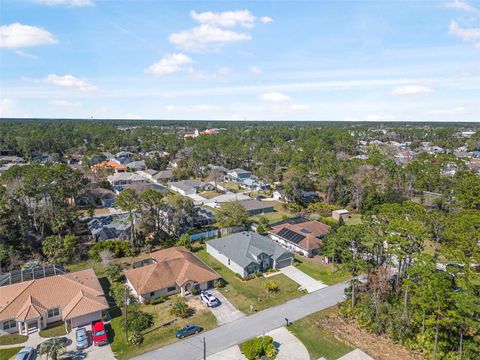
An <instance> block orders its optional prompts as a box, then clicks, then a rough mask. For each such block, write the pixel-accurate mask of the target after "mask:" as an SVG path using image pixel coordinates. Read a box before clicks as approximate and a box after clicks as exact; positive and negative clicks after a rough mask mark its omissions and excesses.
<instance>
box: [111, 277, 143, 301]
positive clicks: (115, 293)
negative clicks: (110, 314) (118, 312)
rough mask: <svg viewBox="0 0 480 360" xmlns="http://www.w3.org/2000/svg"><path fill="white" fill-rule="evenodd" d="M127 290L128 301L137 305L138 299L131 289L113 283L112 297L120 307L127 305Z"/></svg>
mask: <svg viewBox="0 0 480 360" xmlns="http://www.w3.org/2000/svg"><path fill="white" fill-rule="evenodd" d="M125 289H127V301H128V302H129V303H135V302H136V301H137V299H136V298H135V297H134V296H133V295H132V293H131V292H130V289H129V288H128V287H125V286H124V285H122V284H120V283H113V284H112V286H111V287H110V296H111V297H112V298H113V300H115V303H116V304H117V305H118V306H123V305H125Z"/></svg>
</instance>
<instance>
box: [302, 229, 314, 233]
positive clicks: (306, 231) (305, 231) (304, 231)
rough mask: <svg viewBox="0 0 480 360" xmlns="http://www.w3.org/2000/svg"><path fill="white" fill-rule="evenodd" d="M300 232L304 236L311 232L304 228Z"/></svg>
mask: <svg viewBox="0 0 480 360" xmlns="http://www.w3.org/2000/svg"><path fill="white" fill-rule="evenodd" d="M300 231H301V232H302V233H304V234H311V233H312V232H311V231H310V230H308V229H305V228H301V229H300Z"/></svg>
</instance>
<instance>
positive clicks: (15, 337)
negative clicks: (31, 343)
mask: <svg viewBox="0 0 480 360" xmlns="http://www.w3.org/2000/svg"><path fill="white" fill-rule="evenodd" d="M27 340H28V336H27V335H20V334H9V335H4V336H0V345H13V344H21V343H24V342H25V341H27ZM0 360H1V358H0Z"/></svg>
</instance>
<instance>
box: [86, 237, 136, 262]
mask: <svg viewBox="0 0 480 360" xmlns="http://www.w3.org/2000/svg"><path fill="white" fill-rule="evenodd" d="M104 250H108V251H110V252H111V253H112V254H113V256H114V257H116V258H120V257H125V256H134V255H135V250H134V248H133V246H132V244H130V242H129V241H126V240H107V241H100V242H98V243H96V244H95V245H94V246H93V247H92V248H91V249H90V251H89V252H88V253H89V255H90V257H91V258H93V259H95V260H96V261H101V260H102V259H101V257H100V253H101V252H102V251H104Z"/></svg>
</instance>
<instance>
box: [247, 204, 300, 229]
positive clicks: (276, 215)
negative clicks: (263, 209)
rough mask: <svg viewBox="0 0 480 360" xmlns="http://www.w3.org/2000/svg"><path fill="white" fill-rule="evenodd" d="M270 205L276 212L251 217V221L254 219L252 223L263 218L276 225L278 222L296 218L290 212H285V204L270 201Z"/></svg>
mask: <svg viewBox="0 0 480 360" xmlns="http://www.w3.org/2000/svg"><path fill="white" fill-rule="evenodd" d="M268 203H269V204H271V205H273V209H274V210H275V211H273V212H271V213H266V214H262V215H255V216H252V217H250V219H252V221H255V222H258V221H259V219H260V218H261V217H265V218H267V219H268V221H269V222H270V224H274V223H276V222H279V221H282V220H284V219H285V218H291V217H294V216H296V215H295V214H292V213H290V212H289V211H288V210H285V209H284V208H283V204H282V203H281V202H279V201H269V202H268Z"/></svg>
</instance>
